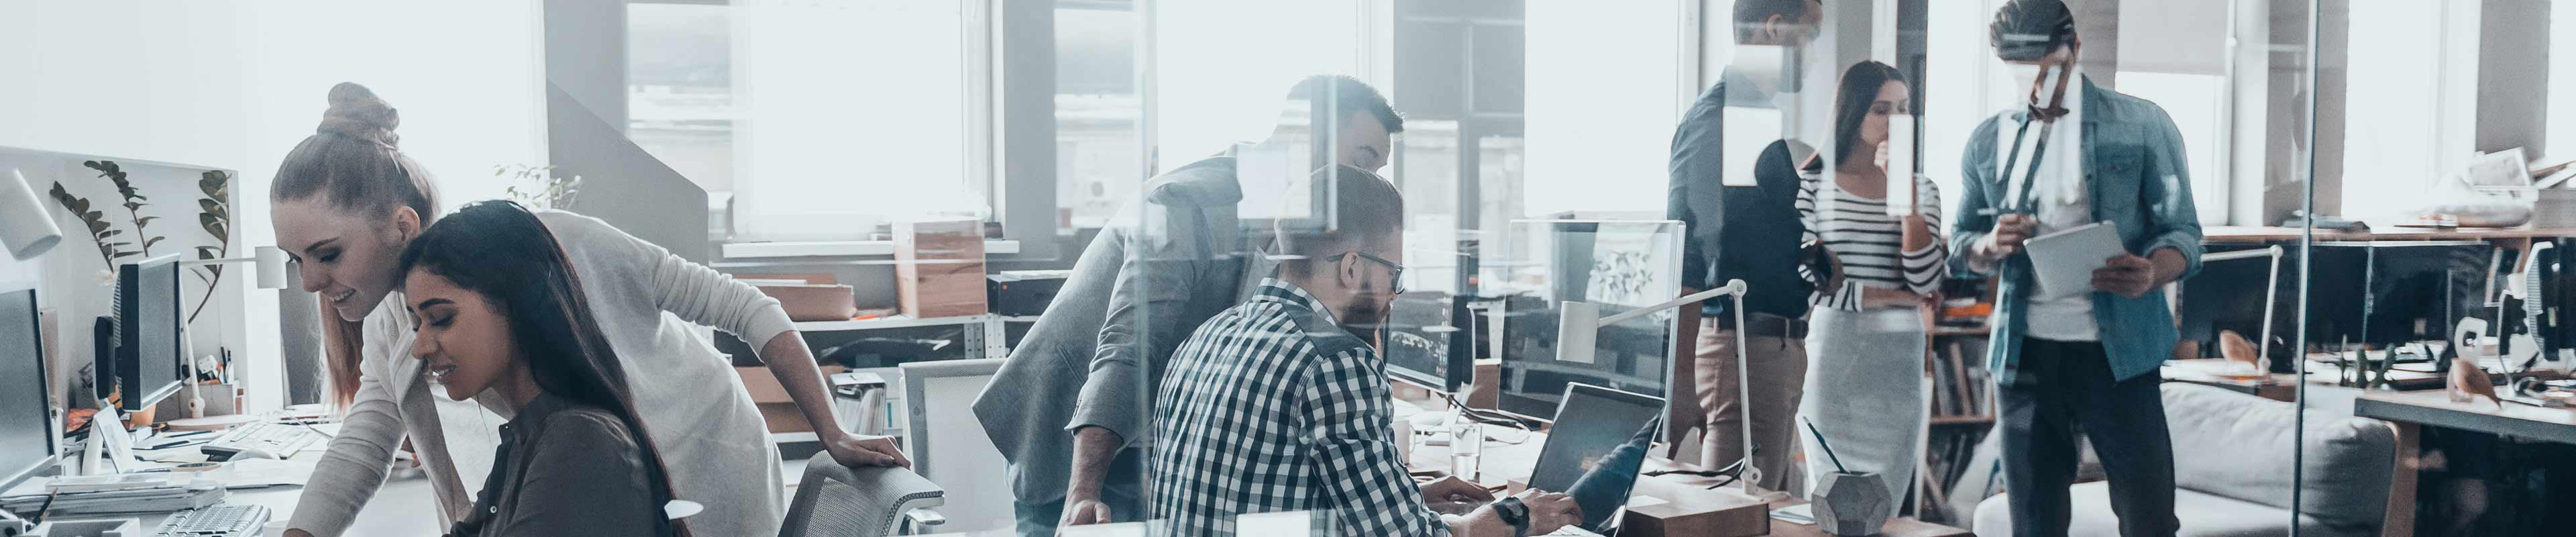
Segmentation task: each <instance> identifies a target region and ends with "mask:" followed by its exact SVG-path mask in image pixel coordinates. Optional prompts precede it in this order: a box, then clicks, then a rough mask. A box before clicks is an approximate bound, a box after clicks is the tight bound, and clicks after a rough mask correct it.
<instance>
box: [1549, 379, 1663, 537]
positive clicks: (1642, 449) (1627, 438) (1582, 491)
mask: <svg viewBox="0 0 2576 537" xmlns="http://www.w3.org/2000/svg"><path fill="white" fill-rule="evenodd" d="M1564 401H1565V402H1564V404H1562V405H1558V406H1557V409H1556V425H1555V426H1554V427H1553V428H1550V429H1549V430H1548V436H1547V447H1545V448H1542V449H1540V450H1539V455H1538V467H1537V468H1534V469H1532V471H1531V472H1530V487H1531V488H1535V489H1539V490H1543V491H1548V492H1563V493H1565V494H1567V495H1570V496H1573V497H1574V501H1575V503H1576V504H1577V505H1581V506H1582V507H1583V524H1582V526H1583V529H1587V530H1592V531H1595V532H1606V531H1609V528H1608V526H1609V525H1610V520H1611V516H1612V515H1615V514H1617V513H1618V511H1619V508H1620V507H1622V506H1625V505H1627V504H1628V493H1629V491H1630V489H1632V488H1635V486H1636V484H1637V475H1638V472H1639V471H1640V468H1641V467H1642V465H1643V464H1644V462H1645V460H1646V448H1647V446H1648V445H1649V444H1652V443H1653V442H1654V439H1655V435H1656V432H1657V429H1658V427H1659V426H1660V425H1661V421H1660V420H1658V419H1657V418H1659V417H1661V416H1662V415H1663V411H1664V399H1663V398H1661V397H1655V396H1651V395H1644V394H1638V393H1632V392H1623V391H1619V390H1613V389H1609V388H1603V387H1600V386H1593V385H1590V384H1583V383H1571V384H1567V385H1566V387H1565V399H1564Z"/></svg>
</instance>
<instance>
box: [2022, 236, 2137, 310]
mask: <svg viewBox="0 0 2576 537" xmlns="http://www.w3.org/2000/svg"><path fill="white" fill-rule="evenodd" d="M2022 249H2023V250H2024V251H2025V254H2026V255H2029V256H2030V267H2031V269H2032V272H2033V274H2032V276H2034V277H2035V278H2036V279H2037V280H2038V282H2039V293H2038V294H2035V295H2031V296H2033V297H2035V298H2038V299H2041V300H2058V299H2064V298H2067V297H2072V296H2077V295H2081V294H2084V293H2086V292H2090V291H2092V290H2093V271H2094V269H2099V268H2102V265H2103V264H2104V262H2105V261H2109V260H2110V259H2111V257H2113V256H2118V255H2123V254H2127V253H2129V250H2128V248H2125V247H2122V246H2121V245H2120V229H2119V227H2117V226H2114V225H2112V224H2111V223H2110V222H2108V221H2103V222H2094V223H2090V224H2085V225H2081V226H2075V227H2072V228H2067V229H2062V230H2058V231H2055V232H2051V233H2048V234H2045V235H2040V236H2037V237H2031V238H2030V240H2029V241H2025V242H2023V243H2022Z"/></svg>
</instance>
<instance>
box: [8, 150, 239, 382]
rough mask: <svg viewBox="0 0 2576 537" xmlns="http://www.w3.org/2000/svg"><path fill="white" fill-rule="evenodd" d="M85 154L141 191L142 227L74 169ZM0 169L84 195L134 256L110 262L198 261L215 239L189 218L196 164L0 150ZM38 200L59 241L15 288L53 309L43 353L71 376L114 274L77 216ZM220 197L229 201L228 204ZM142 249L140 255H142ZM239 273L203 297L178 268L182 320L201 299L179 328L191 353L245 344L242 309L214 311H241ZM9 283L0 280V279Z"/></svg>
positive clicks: (107, 190)
mask: <svg viewBox="0 0 2576 537" xmlns="http://www.w3.org/2000/svg"><path fill="white" fill-rule="evenodd" d="M90 159H104V160H112V161H116V162H117V163H118V165H119V166H118V169H120V170H122V171H124V172H125V173H126V174H127V178H128V180H129V181H130V184H132V185H133V186H134V188H135V190H136V191H137V192H138V193H139V194H141V195H142V196H144V198H145V201H144V205H143V206H142V208H141V210H140V211H139V213H140V214H139V216H140V217H145V218H154V219H156V220H153V221H152V222H150V224H149V225H148V226H147V227H145V228H143V230H142V231H143V232H142V233H138V232H137V230H136V228H135V227H134V226H133V224H132V223H131V220H132V219H133V218H136V217H137V216H138V215H136V214H129V211H128V210H127V209H125V208H124V207H122V206H121V204H122V202H123V198H122V197H121V196H120V195H119V194H118V193H117V190H116V187H115V185H114V183H112V182H110V181H109V180H108V179H106V178H102V177H99V172H98V171H96V170H92V169H90V168H87V167H84V166H82V161H84V160H90ZM0 170H16V171H18V172H20V173H23V174H25V175H26V177H27V182H28V183H29V185H30V186H31V187H33V188H34V189H36V190H38V191H50V190H51V189H52V187H53V186H54V185H57V184H59V185H62V187H63V189H64V190H65V191H66V192H68V193H70V194H71V195H72V196H74V197H78V198H81V199H85V200H88V201H89V202H90V204H91V207H92V208H91V210H92V211H97V212H99V213H101V214H100V216H101V218H102V219H103V220H105V221H106V222H107V223H108V225H109V229H110V230H112V232H114V233H117V235H116V236H114V237H111V238H109V239H108V241H109V242H111V243H115V242H124V243H127V244H126V245H124V246H120V247H119V249H120V250H123V251H127V252H140V253H138V254H137V255H135V256H131V257H124V258H120V259H117V260H116V262H119V263H130V262H136V261H142V260H145V259H149V258H151V257H159V256H167V255H172V254H177V255H178V256H179V258H180V259H196V258H197V257H198V256H197V254H196V250H195V249H196V247H199V246H215V245H216V243H217V242H218V240H217V238H216V237H213V236H210V235H208V234H207V233H206V231H205V228H204V227H203V226H201V225H200V224H198V214H199V212H200V209H199V208H198V203H197V201H196V200H198V199H201V198H204V197H205V196H204V194H202V193H201V192H202V191H201V190H200V188H199V186H198V181H199V179H201V178H202V174H203V173H205V172H206V171H208V170H207V169H205V168H200V167H190V166H184V165H183V166H167V165H160V164H156V163H149V162H141V161H136V160H132V159H127V158H124V157H123V156H120V155H67V154H59V153H43V152H30V151H22V150H16V149H10V148H6V147H0ZM47 197H48V200H47V201H46V202H45V204H44V207H45V208H46V209H47V210H48V212H50V213H51V215H52V216H53V217H54V223H55V225H57V226H60V227H61V228H62V229H63V232H64V234H63V235H64V236H63V242H62V243H60V244H59V245H57V246H55V248H54V249H53V250H52V251H49V252H47V253H46V254H45V255H42V256H38V257H37V258H36V259H34V260H31V261H28V262H26V263H24V266H23V267H21V269H23V270H24V271H25V272H24V273H22V274H21V275H20V278H21V279H22V281H21V284H22V285H23V284H26V283H33V284H34V285H32V286H33V287H35V288H36V298H37V302H38V305H39V306H40V307H42V308H44V309H47V310H52V311H54V313H55V316H56V318H57V319H58V320H57V321H56V322H58V323H60V324H59V330H60V335H61V338H62V339H61V340H60V341H59V342H57V343H56V344H55V345H54V346H52V347H49V348H48V349H47V351H48V352H50V353H52V354H54V355H55V356H57V357H58V358H59V359H60V360H61V362H60V364H63V369H64V370H63V371H60V372H59V373H60V374H63V375H70V374H73V373H77V372H78V371H77V369H78V368H79V367H82V366H84V365H87V364H89V363H90V362H92V361H93V360H92V358H93V355H92V354H91V352H90V349H93V348H95V347H94V346H93V345H94V342H93V341H92V339H93V338H92V337H91V333H92V332H91V330H90V326H91V319H94V318H97V317H100V316H109V315H115V314H116V311H115V309H114V304H115V303H114V300H113V299H114V298H115V296H116V294H115V288H114V287H113V286H112V283H113V281H114V280H113V279H111V278H112V275H113V274H114V273H113V272H110V271H111V270H112V269H111V267H110V265H109V262H108V261H107V260H106V259H104V258H101V257H100V254H99V251H98V248H97V244H98V243H97V242H96V241H94V240H92V239H90V237H89V234H88V233H87V228H86V226H85V225H84V224H82V223H81V220H80V219H79V218H78V217H76V216H73V215H71V214H70V213H69V212H68V211H64V210H61V209H59V208H58V206H57V205H56V204H55V203H54V202H53V201H51V200H50V197H51V196H47ZM225 201H226V202H227V203H229V202H230V200H225ZM263 225H264V224H263ZM227 232H228V233H227V234H228V237H226V239H237V238H238V237H240V236H241V232H240V227H239V226H238V225H236V226H233V228H232V229H228V230H227ZM147 236H148V237H158V238H160V239H162V240H159V241H154V242H155V243H156V244H154V245H152V246H151V247H150V248H149V249H148V250H146V249H143V248H141V247H140V243H141V241H142V239H140V238H138V237H147ZM241 252H242V251H241V250H234V251H233V253H234V254H236V255H248V254H244V253H241ZM144 253H148V254H149V255H142V254H144ZM243 270H248V269H246V268H244V269H228V270H227V272H228V273H227V274H225V275H224V278H223V280H222V281H221V282H217V286H218V287H217V290H216V292H214V293H208V292H207V291H206V288H207V285H206V282H205V281H204V280H201V279H200V276H198V275H197V274H196V273H197V272H198V271H197V270H196V269H193V268H183V269H181V271H180V272H181V275H180V276H179V289H180V291H179V314H180V315H181V317H182V318H183V319H185V318H186V316H187V315H189V314H190V312H194V311H198V307H199V306H198V304H199V302H200V301H204V302H206V305H205V307H204V308H205V309H204V312H205V313H204V314H201V315H199V316H198V317H197V322H195V323H189V324H188V325H187V328H188V330H189V332H188V337H187V340H188V342H189V344H190V345H191V346H190V347H189V348H188V350H191V351H193V352H191V354H190V356H208V355H213V354H216V352H217V349H219V348H230V349H236V350H238V349H243V348H245V345H246V343H247V334H246V325H245V322H244V321H247V319H245V318H244V316H242V315H223V314H222V312H226V311H241V309H242V307H243V300H244V295H243V289H246V288H249V287H250V286H245V285H243V284H242V282H243V281H244V280H243V279H244V278H248V277H249V276H244V274H247V273H246V272H242V271H243ZM10 279H11V278H9V277H5V276H0V281H7V280H10ZM7 287H9V286H8V285H0V288H7ZM183 322H184V321H183ZM275 332H276V330H275V329H273V328H272V329H270V330H269V333H270V334H271V335H274V334H275ZM72 349H79V350H77V351H75V350H72ZM271 371H274V370H271ZM63 378H71V377H69V376H65V377H63ZM72 388H76V386H57V387H56V388H55V389H56V391H57V392H60V393H65V394H70V393H84V394H86V393H88V392H85V391H81V390H76V389H72ZM68 400H70V401H74V402H87V401H89V400H90V397H89V396H87V395H82V396H78V397H71V398H69V399H68Z"/></svg>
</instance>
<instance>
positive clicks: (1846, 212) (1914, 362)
mask: <svg viewBox="0 0 2576 537" xmlns="http://www.w3.org/2000/svg"><path fill="white" fill-rule="evenodd" d="M1912 102H1913V95H1912V91H1910V90H1909V88H1907V87H1906V85H1905V77H1904V75H1903V74H1902V73H1899V72H1897V70H1896V68H1894V67H1889V66H1888V65H1887V64H1883V63H1878V62H1868V61H1865V62H1861V63H1860V64H1859V65H1854V66H1852V67H1851V69H1850V70H1847V71H1844V72H1843V79H1842V84H1841V87H1840V88H1839V89H1838V90H1837V91H1836V93H1835V97H1834V143H1833V146H1832V147H1829V148H1827V149H1826V151H1830V152H1831V153H1830V155H1831V156H1832V158H1830V159H1828V158H1826V156H1827V155H1828V153H1818V154H1817V157H1816V158H1815V159H1814V160H1812V161H1809V163H1808V165H1807V166H1806V169H1805V170H1804V173H1803V174H1802V176H1803V180H1802V181H1801V182H1800V184H1801V186H1800V187H1799V189H1798V213H1799V215H1800V216H1801V217H1803V219H1804V220H1805V221H1806V225H1807V234H1808V239H1809V240H1811V241H1814V242H1817V243H1820V244H1821V245H1822V246H1823V248H1824V250H1825V252H1826V253H1827V254H1828V255H1829V257H1830V258H1832V259H1833V260H1834V262H1833V263H1831V264H1830V265H1831V267H1832V268H1831V270H1829V271H1828V272H1829V273H1827V274H1817V275H1815V277H1814V278H1812V279H1813V280H1814V281H1816V282H1818V285H1817V286H1816V296H1815V299H1814V300H1815V306H1816V308H1815V310H1814V312H1813V313H1811V314H1810V318H1809V321H1808V323H1809V326H1811V327H1812V328H1811V330H1812V331H1813V332H1811V333H1813V334H1816V337H1810V338H1807V360H1808V362H1807V379H1806V394H1805V396H1804V399H1803V400H1801V401H1800V402H1799V405H1798V417H1799V418H1800V419H1801V420H1802V421H1805V422H1807V423H1808V424H1811V425H1814V426H1815V428H1816V429H1815V432H1814V433H1812V434H1810V435H1800V436H1801V437H1802V438H1803V439H1805V440H1806V442H1807V444H1808V445H1807V477H1808V480H1809V481H1808V490H1814V485H1815V483H1814V480H1815V479H1817V478H1820V477H1822V476H1824V475H1825V474H1827V473H1831V472H1833V471H1835V469H1836V467H1835V465H1834V464H1833V463H1831V462H1829V460H1837V461H1840V463H1841V465H1842V466H1843V467H1844V468H1847V469H1849V470H1850V471H1854V472H1876V473H1877V474H1878V475H1879V478H1880V479H1882V480H1884V481H1885V484H1886V485H1887V487H1888V497H1889V498H1891V499H1902V498H1904V497H1905V491H1906V490H1909V488H1910V487H1911V486H1912V484H1913V479H1914V467H1915V462H1914V461H1915V460H1916V455H1917V450H1916V448H1915V442H1914V437H1915V434H1916V431H1919V430H1921V429H1922V427H1923V421H1924V419H1925V415H1924V409H1923V393H1924V390H1925V389H1926V388H1925V386H1924V380H1923V374H1922V372H1923V350H1924V348H1925V344H1926V342H1925V333H1924V330H1925V328H1926V326H1927V325H1928V323H1927V322H1926V319H1928V317H1926V310H1928V309H1929V308H1930V307H1932V306H1933V305H1934V304H1936V303H1937V301H1938V299H1937V298H1935V297H1937V296H1938V293H1939V292H1940V290H1941V280H1942V279H1943V278H1946V277H1947V276H1948V274H1949V272H1948V268H1947V267H1948V266H1949V259H1950V256H1949V252H1948V251H1946V250H1945V249H1944V247H1943V246H1942V244H1943V242H1944V241H1943V239H1942V238H1941V235H1940V231H1939V230H1940V229H1941V193H1940V189H1939V188H1938V187H1936V186H1933V184H1932V181H1931V180H1930V179H1928V178H1925V177H1923V176H1921V175H1916V176H1914V177H1888V176H1887V162H1886V161H1887V159H1888V158H1889V157H1888V154H1889V153H1890V151H1889V149H1890V148H1888V147H1887V143H1888V139H1889V137H1888V129H1889V126H1888V123H1889V118H1891V117H1894V116H1899V115H1907V114H1911V113H1912V106H1911V104H1912ZM1828 163H1830V164H1828ZM1828 168H1830V169H1828ZM1905 181H1910V182H1912V183H1913V187H1914V188H1912V189H1911V190H1912V194H1913V199H1911V200H1904V199H1899V200H1894V201H1895V202H1898V203H1897V204H1896V205H1895V206H1894V207H1891V206H1890V204H1891V200H1890V199H1889V197H1890V196H1891V195H1892V194H1893V195H1897V196H1903V195H1904V194H1905V193H1904V192H1903V191H1902V190H1903V189H1892V188H1890V186H1891V185H1902V184H1903V183H1900V182H1905ZM1906 201H1910V202H1911V203H1903V202H1906ZM1816 435H1821V436H1823V437H1824V438H1825V440H1824V443H1825V445H1830V446H1832V447H1833V450H1834V457H1825V456H1823V455H1822V453H1823V451H1822V448H1819V447H1818V446H1817V445H1816V442H1817V439H1816V438H1815V436H1816ZM1901 503H1902V502H1897V501H1890V502H1888V508H1889V511H1888V514H1889V515H1891V516H1892V515H1895V514H1896V511H1895V509H1896V507H1897V506H1898V505H1899V504H1901Z"/></svg>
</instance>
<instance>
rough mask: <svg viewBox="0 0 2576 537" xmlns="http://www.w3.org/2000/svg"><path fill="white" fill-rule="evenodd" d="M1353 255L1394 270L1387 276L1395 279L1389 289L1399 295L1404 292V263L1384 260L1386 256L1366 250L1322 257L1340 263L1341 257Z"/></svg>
mask: <svg viewBox="0 0 2576 537" xmlns="http://www.w3.org/2000/svg"><path fill="white" fill-rule="evenodd" d="M1354 255H1356V256H1360V259H1366V260H1370V261H1376V262H1377V264H1380V265H1386V268H1387V269H1389V270H1393V271H1394V272H1393V273H1391V274H1389V275H1388V276H1387V277H1388V278H1391V279H1394V280H1395V287H1394V288H1393V289H1391V290H1392V291H1394V292H1395V294H1399V295H1401V294H1404V264H1403V263H1397V262H1394V261H1388V260H1386V258H1383V257H1378V256H1374V255H1369V253H1368V252H1344V253H1338V254H1333V256H1332V257H1327V258H1324V260H1325V261H1329V262H1334V263H1340V262H1341V261H1342V258H1345V257H1350V256H1354Z"/></svg>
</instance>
